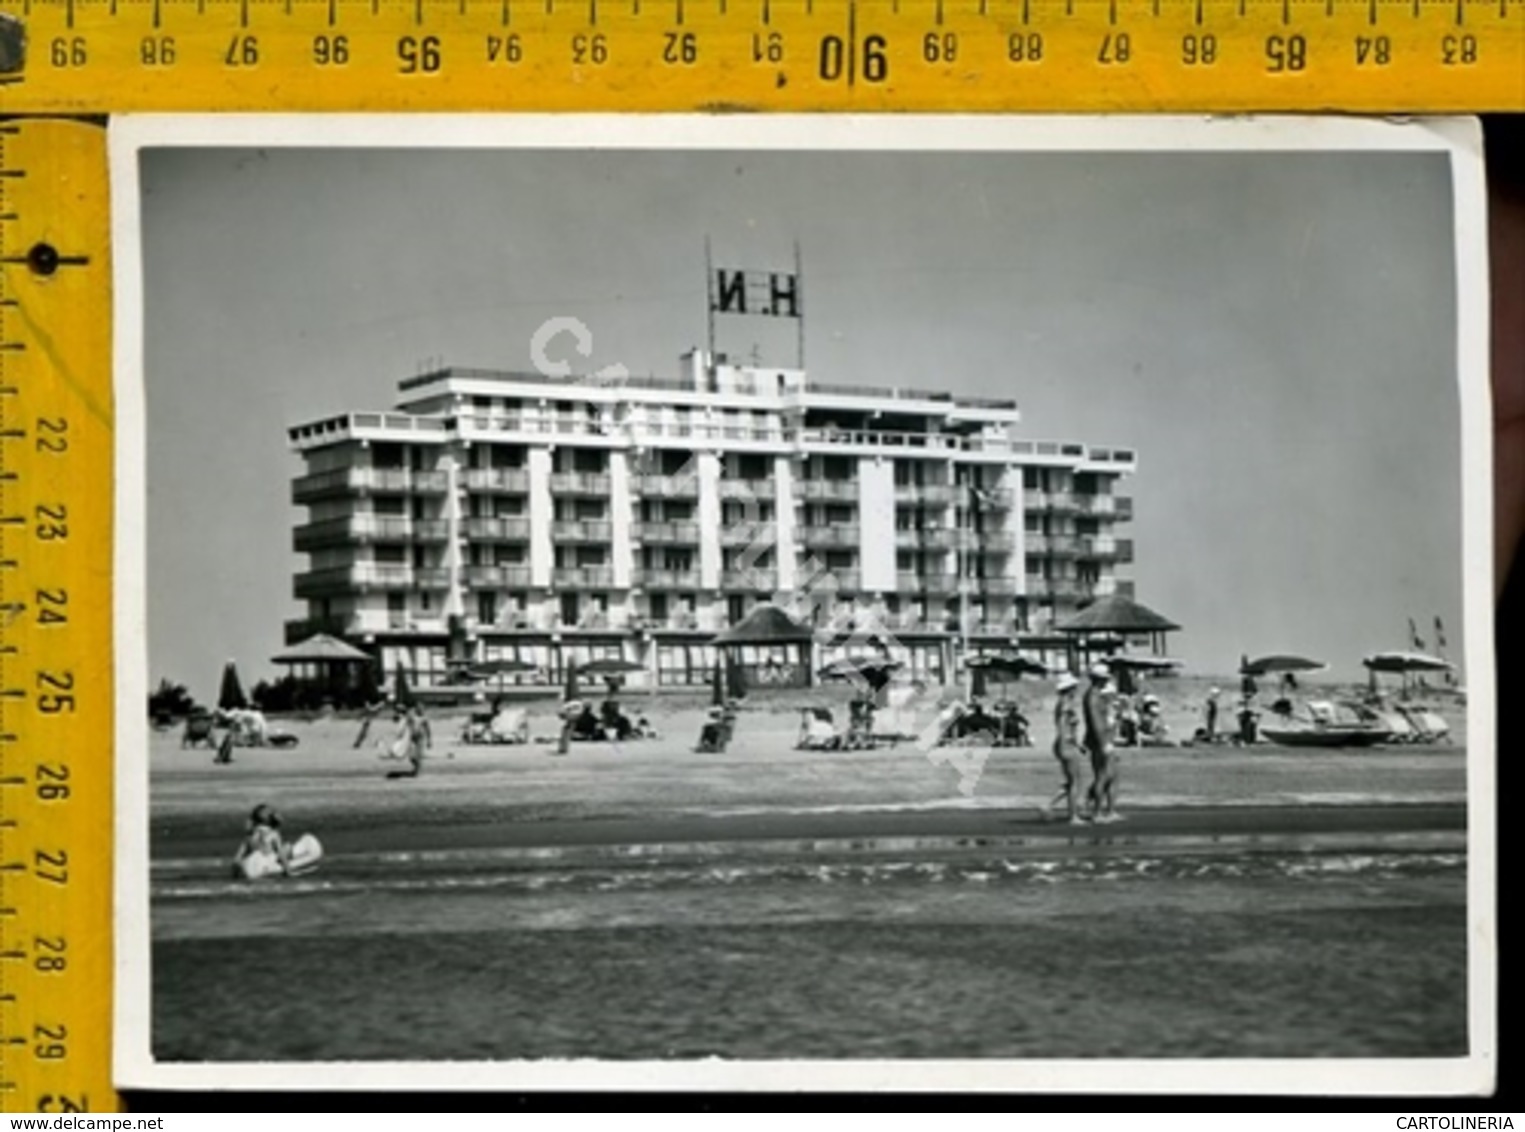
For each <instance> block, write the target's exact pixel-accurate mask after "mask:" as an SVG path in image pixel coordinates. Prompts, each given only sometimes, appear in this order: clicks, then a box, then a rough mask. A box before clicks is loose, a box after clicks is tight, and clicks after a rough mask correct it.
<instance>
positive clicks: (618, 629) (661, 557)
mask: <svg viewBox="0 0 1525 1132" xmlns="http://www.w3.org/2000/svg"><path fill="white" fill-rule="evenodd" d="M681 365H682V374H683V376H682V377H681V378H678V379H672V378H634V377H631V378H623V379H620V380H618V381H603V380H600V379H599V378H596V377H595V378H586V379H575V378H555V377H548V376H545V375H543V374H538V373H531V374H527V373H504V372H495V371H486V370H471V369H459V368H447V369H441V370H438V371H436V372H432V373H427V374H424V375H421V376H417V377H412V378H409V379H407V380H405V381H403V382H402V383H401V387H400V397H399V400H398V403H397V408H396V409H395V410H394V411H391V412H353V413H345V414H343V415H340V416H335V417H330V418H327V419H324V420H319V421H314V422H312V423H309V424H302V425H298V426H296V427H293V428H292V429H290V442H291V445H292V448H293V449H294V450H295V452H296V453H297V454H298V455H299V456H300V458H301V460H302V462H303V469H302V472H301V474H299V475H298V476H297V477H296V478H295V480H294V481H293V483H292V500H293V502H294V503H296V504H298V505H300V506H302V507H305V508H306V511H307V514H306V517H305V521H303V522H301V523H300V525H298V526H297V528H296V531H295V547H296V550H297V551H299V552H301V553H304V554H306V555H307V556H308V559H309V562H308V567H307V569H306V570H304V571H303V572H301V573H299V574H297V576H296V584H295V594H296V597H297V598H299V599H301V600H303V601H305V602H306V603H307V609H308V615H307V617H306V618H304V619H302V620H300V621H296V622H290V623H288V624H287V626H286V637H287V640H288V642H292V641H296V640H299V639H301V638H303V637H305V636H306V635H308V634H310V633H313V632H318V631H326V632H330V633H333V634H335V635H337V636H341V637H343V638H344V639H346V640H348V641H350V642H352V643H354V644H357V645H359V646H361V647H362V648H365V649H367V650H369V651H372V652H376V653H378V654H379V656H380V657H381V660H382V663H383V665H384V666H385V667H386V669H387V671H389V672H390V671H392V670H394V669H395V668H396V667H397V666H398V665H401V666H403V667H405V668H407V669H408V670H409V671H410V673H411V674H412V675H413V677H414V679H415V680H416V681H417V682H418V684H419V685H421V686H424V687H427V686H430V685H431V684H437V683H438V682H440V681H441V680H442V679H443V678H444V676H445V673H446V671H447V666H448V664H449V662H450V661H453V660H472V661H479V662H480V661H490V660H496V659H506V658H518V659H521V660H527V661H530V662H532V663H534V664H536V665H539V666H540V667H541V669H542V675H541V676H540V677H539V678H540V679H544V680H552V681H559V680H561V679H562V675H563V673H564V671H565V665H566V664H567V663H568V662H576V663H581V662H583V661H586V660H588V659H592V658H595V657H605V656H618V657H623V658H625V659H628V660H633V661H637V662H639V663H640V664H641V665H642V666H643V668H644V670H645V671H646V672H647V673H648V674H649V675H648V677H646V678H647V679H650V678H655V679H656V680H657V681H658V682H659V683H661V684H664V685H669V684H694V683H703V682H705V681H707V680H708V679H709V676H710V672H711V668H712V664H713V656H712V649H711V646H710V645H709V644H708V641H709V640H710V638H711V637H712V636H713V635H714V634H715V633H716V632H718V631H719V630H721V629H723V628H725V627H726V626H727V625H730V624H733V623H735V622H736V621H738V620H740V619H741V618H742V617H743V616H744V615H745V614H746V613H747V612H748V611H749V610H751V609H752V608H753V607H754V606H755V605H756V604H758V603H759V602H764V601H774V600H777V601H778V602H779V603H780V604H782V605H784V606H786V607H790V606H793V607H794V608H795V609H796V610H798V611H799V612H800V613H801V614H802V615H803V616H804V617H806V618H807V619H808V620H811V621H813V622H814V623H815V624H817V625H818V626H820V627H821V628H822V629H830V630H833V631H835V632H836V633H837V634H840V635H843V636H846V635H848V634H851V633H854V632H858V633H861V632H862V631H863V629H864V627H865V626H869V625H874V626H877V627H879V631H880V633H881V635H882V636H884V637H886V638H888V639H889V644H890V647H891V648H892V650H893V651H895V652H896V653H897V654H899V655H900V656H901V657H902V658H903V659H905V660H906V661H907V663H908V664H909V665H910V667H911V669H912V671H914V672H915V673H916V674H917V675H919V676H922V677H924V678H927V679H931V680H934V681H941V680H949V679H953V678H955V676H956V674H957V672H958V669H959V659H960V656H961V655H962V654H963V652H964V651H965V650H973V651H981V650H987V649H996V648H1009V647H1011V646H1012V645H1013V644H1014V643H1019V642H1020V643H1022V644H1024V645H1031V646H1036V647H1039V648H1042V647H1043V646H1044V644H1045V642H1049V643H1052V640H1053V638H1052V635H1051V633H1050V632H1049V631H1050V629H1051V626H1052V625H1053V624H1054V623H1055V622H1056V621H1057V620H1059V619H1062V618H1063V617H1065V616H1066V615H1068V614H1071V613H1073V612H1074V611H1076V610H1077V609H1078V608H1080V607H1081V606H1082V605H1084V604H1085V603H1086V602H1087V601H1089V600H1090V599H1092V598H1094V597H1099V596H1101V595H1104V594H1108V593H1114V592H1122V593H1128V592H1130V591H1131V588H1132V587H1131V583H1128V582H1126V581H1123V580H1122V579H1120V578H1119V577H1118V574H1117V570H1118V567H1119V566H1122V565H1125V564H1127V563H1129V562H1131V561H1132V557H1133V548H1132V543H1131V541H1130V540H1128V539H1126V538H1119V537H1118V535H1117V532H1118V531H1119V530H1120V529H1123V524H1126V523H1127V522H1128V521H1129V520H1130V519H1131V517H1132V500H1131V499H1130V498H1129V497H1127V496H1125V495H1121V494H1119V493H1118V488H1119V486H1120V482H1121V481H1122V479H1123V477H1125V476H1127V475H1128V474H1129V473H1131V472H1132V471H1133V470H1134V466H1135V465H1134V459H1135V458H1134V453H1133V452H1131V451H1127V450H1120V449H1116V448H1103V447H1096V446H1093V445H1088V444H1083V443H1078V442H1049V441H1036V440H1029V439H1024V438H1023V437H1021V436H1020V435H1019V432H1018V425H1019V423H1020V415H1019V413H1018V411H1017V406H1016V403H1015V402H1014V401H1006V400H991V399H986V398H976V397H964V396H960V395H957V394H954V393H951V392H943V391H926V390H916V389H876V388H869V387H864V386H857V385H841V384H825V383H821V382H816V381H814V380H811V379H809V378H807V376H806V373H805V372H804V371H802V370H798V369H781V368H777V367H763V366H742V365H734V364H730V363H728V362H727V361H726V360H725V359H724V357H723V356H717V357H714V358H712V357H710V356H709V355H707V354H706V353H705V352H704V351H697V350H696V351H693V352H691V353H689V354H686V355H684V357H683V359H682V362H681ZM828 578H829V579H830V580H829V581H827V580H826V579H828ZM827 651H828V653H829V650H827ZM827 659H830V657H829V655H823V656H819V657H818V658H817V660H818V661H824V660H827ZM784 660H785V655H784V653H783V652H782V650H781V651H780V652H779V654H778V655H776V656H775V655H771V654H770V653H769V652H768V650H767V649H750V650H748V651H747V653H746V655H745V656H744V657H743V664H744V666H745V667H746V668H747V669H750V670H751V671H750V674H749V675H750V678H752V679H764V680H765V679H769V678H773V679H785V680H787V679H791V678H798V677H799V676H800V675H802V674H800V673H798V672H794V673H793V675H792V677H791V676H784V677H780V676H779V675H778V674H779V673H780V672H783V671H785V669H786V667H787V666H786V665H784V664H783V661H784ZM641 679H642V678H641V677H640V676H639V675H638V676H637V678H636V682H637V683H639V682H641Z"/></svg>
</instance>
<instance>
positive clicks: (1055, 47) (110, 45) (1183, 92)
mask: <svg viewBox="0 0 1525 1132" xmlns="http://www.w3.org/2000/svg"><path fill="white" fill-rule="evenodd" d="M18 3H19V4H22V5H24V6H25V7H26V8H28V9H29V10H30V13H31V15H30V19H31V22H32V23H33V25H34V26H36V27H41V26H43V25H47V26H48V27H49V29H50V34H48V35H47V36H46V37H45V39H43V40H42V41H41V43H42V44H43V49H42V52H41V58H37V57H36V55H35V53H34V57H33V58H32V59H31V60H29V62H28V70H27V72H26V73H25V75H24V76H23V81H22V82H21V83H20V84H18V85H16V87H15V89H13V90H10V91H7V94H8V95H9V96H10V97H13V98H14V97H17V96H18V95H20V94H22V93H24V92H28V91H29V90H38V89H40V88H41V87H42V86H43V84H44V82H46V83H48V84H50V89H51V88H55V87H56V88H58V89H65V88H67V89H68V90H70V91H71V92H72V95H73V98H74V104H75V105H78V100H79V98H80V97H81V96H82V95H85V94H86V92H88V90H89V89H90V87H89V86H88V85H87V83H86V80H87V77H89V78H93V79H94V80H95V81H96V83H97V85H99V84H100V83H101V82H102V80H105V82H106V87H105V88H103V89H106V90H107V95H106V96H105V97H104V98H103V102H104V103H106V104H107V106H108V107H109V108H112V109H120V108H122V107H123V106H124V105H125V106H127V107H132V108H138V107H142V108H150V109H151V108H163V109H173V108H188V109H194V108H198V107H199V108H206V109H214V110H215V109H237V108H242V107H243V106H244V105H245V104H244V103H243V102H242V101H241V98H242V95H241V94H239V93H238V92H241V91H243V90H244V89H245V88H244V87H243V86H239V85H238V84H239V83H245V84H247V90H248V92H249V95H248V97H249V98H250V99H251V101H250V103H249V105H250V106H254V105H259V106H263V107H266V108H291V109H304V108H313V109H322V108H326V107H328V106H334V107H335V108H346V107H347V108H356V107H358V106H362V105H363V106H366V107H367V108H384V107H385V106H387V105H392V104H393V103H392V101H391V100H393V99H396V100H398V104H400V105H408V106H418V105H419V100H420V99H422V100H423V104H424V105H425V106H426V107H427V108H433V109H450V108H454V107H462V108H472V107H482V108H491V107H493V106H501V107H503V108H509V109H521V108H522V109H569V108H584V107H586V108H591V109H612V108H614V104H612V103H611V102H610V98H611V95H612V92H613V91H615V90H616V89H618V90H619V91H620V94H621V102H620V103H619V105H624V106H629V107H630V108H632V109H657V108H669V109H695V108H705V107H713V106H717V105H718V106H728V107H736V108H748V109H795V108H809V109H829V108H832V107H834V106H858V105H864V106H868V107H870V108H873V107H879V106H882V107H884V108H891V109H914V108H927V109H938V108H942V107H944V106H951V107H953V108H966V109H976V108H982V107H988V108H991V109H999V108H1011V109H1022V108H1024V107H1026V106H1032V107H1045V106H1048V107H1052V108H1059V109H1086V108H1087V106H1086V104H1085V95H1083V94H1080V93H1067V92H1071V91H1074V92H1079V91H1082V90H1084V89H1086V88H1087V84H1089V89H1092V90H1094V89H1096V84H1097V83H1102V84H1105V83H1108V82H1115V83H1124V84H1131V83H1136V82H1137V81H1138V76H1140V75H1142V74H1145V73H1147V75H1148V76H1149V77H1150V78H1151V79H1157V78H1162V77H1163V78H1165V79H1167V80H1168V82H1167V83H1166V86H1165V92H1164V93H1165V100H1164V102H1163V103H1161V104H1158V105H1154V104H1148V103H1141V104H1137V105H1132V106H1130V105H1121V106H1119V105H1118V103H1117V98H1116V96H1115V95H1114V96H1110V97H1108V96H1105V95H1097V96H1096V98H1097V101H1098V105H1099V106H1105V107H1109V108H1118V109H1169V108H1171V103H1172V102H1173V103H1175V104H1177V105H1179V106H1186V105H1192V106H1201V107H1203V108H1207V109H1237V108H1238V106H1237V105H1236V101H1235V100H1236V99H1239V100H1240V101H1242V98H1239V96H1236V95H1234V94H1233V93H1232V91H1233V90H1234V89H1235V88H1234V87H1232V86H1230V87H1226V86H1225V85H1224V84H1225V78H1226V77H1228V78H1231V79H1232V80H1233V82H1234V83H1236V84H1238V87H1239V88H1242V89H1243V91H1245V92H1250V91H1254V92H1257V93H1256V94H1255V95H1254V97H1255V98H1256V99H1258V101H1257V102H1256V103H1255V104H1254V106H1255V108H1258V109H1276V108H1278V107H1279V106H1282V105H1285V106H1286V107H1287V108H1296V107H1297V105H1298V102H1297V99H1299V98H1308V99H1313V100H1315V101H1316V102H1317V104H1319V105H1321V106H1328V107H1336V108H1337V107H1340V106H1341V105H1342V104H1346V103H1349V104H1351V108H1359V107H1357V106H1355V105H1354V103H1356V102H1357V101H1358V100H1359V98H1360V97H1361V94H1360V92H1361V91H1362V90H1363V89H1364V90H1370V89H1372V87H1373V85H1374V84H1373V77H1375V84H1376V89H1378V90H1379V91H1380V90H1385V91H1386V92H1387V93H1388V96H1389V97H1390V98H1395V97H1397V96H1399V95H1402V94H1403V93H1404V92H1405V90H1407V89H1409V88H1411V85H1412V83H1413V82H1414V79H1415V76H1416V75H1420V74H1422V75H1424V76H1425V81H1426V82H1427V83H1429V84H1430V88H1431V89H1432V90H1436V89H1444V90H1448V91H1451V92H1452V93H1451V94H1449V95H1448V96H1447V97H1446V98H1445V100H1443V101H1436V98H1435V96H1434V95H1433V94H1431V96H1430V97H1429V100H1428V101H1427V102H1426V103H1425V107H1426V108H1429V109H1446V108H1450V107H1451V106H1452V105H1453V104H1454V105H1467V106H1471V107H1473V108H1477V109H1484V108H1490V107H1494V106H1498V107H1501V108H1510V107H1512V106H1515V105H1517V104H1518V105H1525V89H1522V88H1525V84H1520V83H1519V82H1518V63H1519V59H1520V53H1521V51H1522V50H1525V14H1522V13H1525V0H833V2H828V0H0V9H4V8H6V7H11V8H14V7H16V6H17V4H18ZM35 42H38V41H37V40H35V39H34V43H35ZM272 69H274V70H275V71H276V72H278V73H279V75H280V76H281V89H282V91H283V92H290V93H289V94H285V93H283V95H281V96H278V98H277V102H276V103H275V104H274V105H272V104H271V103H270V101H269V98H270V94H269V91H270V85H269V81H268V77H267V78H264V79H261V78H259V77H258V75H259V74H263V75H266V76H268V75H269V73H270V72H271V70H272ZM1400 71H1401V72H1403V74H1404V78H1403V80H1402V81H1401V82H1399V81H1395V80H1394V79H1393V78H1392V76H1393V75H1395V74H1397V73H1398V72H1400ZM685 75H686V76H689V77H687V78H685ZM187 76H193V77H194V78H196V79H200V78H206V79H208V80H211V79H213V78H214V77H215V78H216V81H217V82H218V83H220V84H222V85H221V86H220V87H219V88H218V94H217V95H216V101H215V102H213V103H211V104H206V103H202V102H198V100H197V97H196V90H197V88H196V86H195V85H194V83H188V82H187ZM636 76H640V77H644V78H645V79H647V80H649V81H650V83H651V84H652V85H651V89H642V88H637V89H631V88H630V83H631V80H632V79H633V78H634V77H636ZM717 76H720V77H718V78H717ZM1336 76H1338V81H1339V82H1349V83H1364V84H1366V85H1365V87H1361V86H1353V87H1351V88H1350V89H1351V92H1352V93H1351V94H1350V95H1348V96H1346V95H1345V92H1344V90H1343V89H1342V88H1341V87H1339V86H1338V85H1331V83H1332V82H1334V80H1335V78H1336ZM1479 76H1482V77H1479ZM442 77H449V78H450V79H451V80H452V82H451V83H450V84H448V85H449V87H450V89H449V90H445V89H442V88H441V85H440V84H437V83H435V84H434V85H432V86H431V82H432V81H433V80H438V79H440V78H442ZM1484 78H1486V82H1487V84H1488V85H1487V86H1486V89H1487V90H1488V91H1492V92H1495V93H1491V94H1486V95H1485V94H1483V93H1481V91H1483V90H1484V89H1485V88H1484V87H1483V86H1482V85H1480V84H1482V83H1483V82H1484ZM230 80H231V82H232V83H233V84H234V85H232V86H229V85H228V84H229V82H230ZM1300 81H1301V82H1302V83H1303V84H1304V85H1305V86H1308V87H1312V86H1314V85H1315V84H1317V85H1318V86H1319V87H1320V90H1318V91H1312V90H1310V91H1309V92H1308V93H1307V94H1306V95H1300V94H1298V93H1296V92H1297V90H1298V84H1299V82H1300ZM112 82H116V83H118V84H119V89H118V91H117V93H116V97H115V98H114V99H112V98H111V97H110V94H109V87H110V84H111V83H112ZM602 84H608V85H602ZM1056 84H1057V85H1056ZM1194 84H1199V85H1200V88H1201V90H1202V91H1203V92H1204V93H1203V94H1201V95H1192V94H1191V93H1190V92H1191V91H1193V90H1194V89H1195V87H1194ZM1101 89H1102V90H1103V91H1104V90H1105V87H1104V86H1103V87H1102V88H1101ZM229 91H233V92H234V93H233V94H232V95H230V94H229ZM386 92H393V93H390V94H389V93H386ZM1045 92H1049V93H1045ZM256 94H257V96H258V99H259V100H261V101H255V100H254V99H255V96H256ZM229 97H233V98H234V101H235V105H228V104H227V100H228V99H229ZM1243 97H1245V98H1247V97H1249V94H1248V93H1246V94H1245V95H1244V96H1243ZM282 99H284V101H282ZM955 99H956V101H951V102H950V100H955ZM378 100H380V105H378ZM1399 101H1401V99H1399Z"/></svg>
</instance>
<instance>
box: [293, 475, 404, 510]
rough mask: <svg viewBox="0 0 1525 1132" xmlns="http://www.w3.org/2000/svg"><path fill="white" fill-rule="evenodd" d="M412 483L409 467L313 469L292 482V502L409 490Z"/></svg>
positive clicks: (309, 501)
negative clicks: (326, 470) (324, 470)
mask: <svg viewBox="0 0 1525 1132" xmlns="http://www.w3.org/2000/svg"><path fill="white" fill-rule="evenodd" d="M411 483H412V476H411V474H410V473H409V472H408V470H407V469H406V468H337V469H335V470H333V471H328V472H310V473H308V474H307V475H305V476H298V477H297V478H296V479H294V480H292V481H291V501H292V502H293V503H311V502H313V501H314V500H318V499H333V498H336V497H340V496H345V495H365V494H368V493H370V492H373V491H387V492H403V491H408V490H409V489H410V487H411Z"/></svg>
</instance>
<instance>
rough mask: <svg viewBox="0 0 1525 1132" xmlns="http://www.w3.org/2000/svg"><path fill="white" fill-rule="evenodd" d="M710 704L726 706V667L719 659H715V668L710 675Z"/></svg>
mask: <svg viewBox="0 0 1525 1132" xmlns="http://www.w3.org/2000/svg"><path fill="white" fill-rule="evenodd" d="M710 704H711V705H712V706H714V707H725V669H724V668H722V667H721V662H720V661H719V660H716V661H715V670H714V672H713V673H712V674H711V677H710Z"/></svg>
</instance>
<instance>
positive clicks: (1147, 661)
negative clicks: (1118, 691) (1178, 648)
mask: <svg viewBox="0 0 1525 1132" xmlns="http://www.w3.org/2000/svg"><path fill="white" fill-rule="evenodd" d="M1107 667H1108V668H1111V669H1133V670H1134V671H1136V672H1164V671H1166V670H1167V669H1171V668H1180V667H1181V662H1180V661H1179V660H1172V659H1170V658H1169V657H1166V656H1109V657H1108V658H1107Z"/></svg>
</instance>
